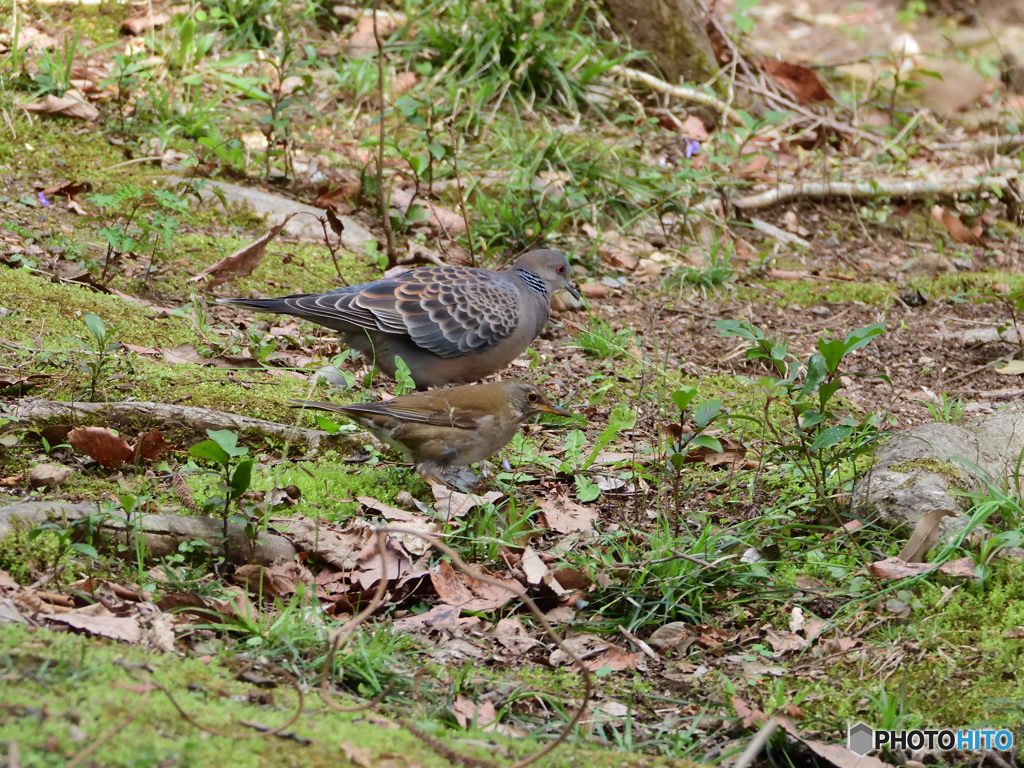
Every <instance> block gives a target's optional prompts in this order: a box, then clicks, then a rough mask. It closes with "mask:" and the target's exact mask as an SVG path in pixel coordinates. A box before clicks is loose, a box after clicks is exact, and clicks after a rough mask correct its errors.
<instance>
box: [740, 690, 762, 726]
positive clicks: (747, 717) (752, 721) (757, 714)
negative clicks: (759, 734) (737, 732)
mask: <svg viewBox="0 0 1024 768" xmlns="http://www.w3.org/2000/svg"><path fill="white" fill-rule="evenodd" d="M732 706H733V709H735V710H736V714H737V715H739V716H740V717H742V718H743V727H744V728H755V727H756V728H760V727H761V726H762V725H764V722H765V720H767V719H768V718H767V717H765V714H764V712H762V711H761V710H759V709H753V708H751V706H750V705H749V704H747V702H745V701H744V700H743V699H741V698H740V697H739V696H733V697H732Z"/></svg>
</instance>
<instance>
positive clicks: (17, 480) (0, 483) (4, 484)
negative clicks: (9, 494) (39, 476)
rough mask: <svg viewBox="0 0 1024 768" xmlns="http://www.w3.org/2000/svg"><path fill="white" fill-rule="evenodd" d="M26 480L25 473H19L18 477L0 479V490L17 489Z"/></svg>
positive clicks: (10, 476) (11, 476)
mask: <svg viewBox="0 0 1024 768" xmlns="http://www.w3.org/2000/svg"><path fill="white" fill-rule="evenodd" d="M24 479H25V473H24V472H19V473H18V474H16V475H8V476H7V477H4V478H0V488H17V487H18V486H19V485H21V483H22V481H24Z"/></svg>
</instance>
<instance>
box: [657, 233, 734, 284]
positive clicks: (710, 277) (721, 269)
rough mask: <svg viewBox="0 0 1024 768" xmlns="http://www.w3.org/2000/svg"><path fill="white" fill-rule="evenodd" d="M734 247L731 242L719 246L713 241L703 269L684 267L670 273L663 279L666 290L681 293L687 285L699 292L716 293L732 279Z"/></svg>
mask: <svg viewBox="0 0 1024 768" xmlns="http://www.w3.org/2000/svg"><path fill="white" fill-rule="evenodd" d="M733 248H734V245H733V243H732V242H730V243H728V244H726V245H724V246H723V245H720V244H719V242H718V241H717V240H713V241H712V243H711V247H710V249H709V250H708V253H707V254H706V255H705V257H704V266H703V267H686V268H684V269H682V270H676V271H674V272H672V273H671V274H670V275H669V276H668V277H667V278H665V282H664V284H665V288H666V290H677V291H681V290H682V288H683V286H685V285H689V286H693V287H694V288H699V289H700V290H701V291H704V292H707V291H716V290H718V289H719V288H721V287H722V286H723V285H725V284H726V283H727V282H729V280H731V279H732V276H733V274H734V273H735V270H734V269H733V266H732V262H731V257H732V252H733Z"/></svg>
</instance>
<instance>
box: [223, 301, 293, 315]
mask: <svg viewBox="0 0 1024 768" xmlns="http://www.w3.org/2000/svg"><path fill="white" fill-rule="evenodd" d="M217 303H218V304H230V305H231V306H233V307H245V308H246V309H255V310H256V311H258V312H272V313H274V314H277V315H289V314H291V313H292V310H293V307H291V306H289V304H288V302H287V301H286V300H285V299H284V298H278V299H217Z"/></svg>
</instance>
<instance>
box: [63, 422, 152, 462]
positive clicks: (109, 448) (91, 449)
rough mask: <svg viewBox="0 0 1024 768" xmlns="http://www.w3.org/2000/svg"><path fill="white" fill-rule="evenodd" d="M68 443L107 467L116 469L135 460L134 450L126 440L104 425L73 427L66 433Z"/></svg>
mask: <svg viewBox="0 0 1024 768" xmlns="http://www.w3.org/2000/svg"><path fill="white" fill-rule="evenodd" d="M68 444H69V445H71V447H73V448H75V449H77V450H79V451H81V452H82V453H84V454H86V455H87V456H90V457H91V458H93V459H95V460H96V462H97V463H98V464H99V465H100V466H103V467H106V468H107V469H116V468H117V467H121V466H124V465H125V464H130V463H132V462H133V461H134V460H135V451H134V450H132V447H131V446H130V445H128V441H127V440H125V439H124V438H123V437H121V436H120V435H117V434H115V433H114V431H113V430H111V429H107V428H106V427H78V428H77V429H73V430H71V431H70V432H69V433H68Z"/></svg>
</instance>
